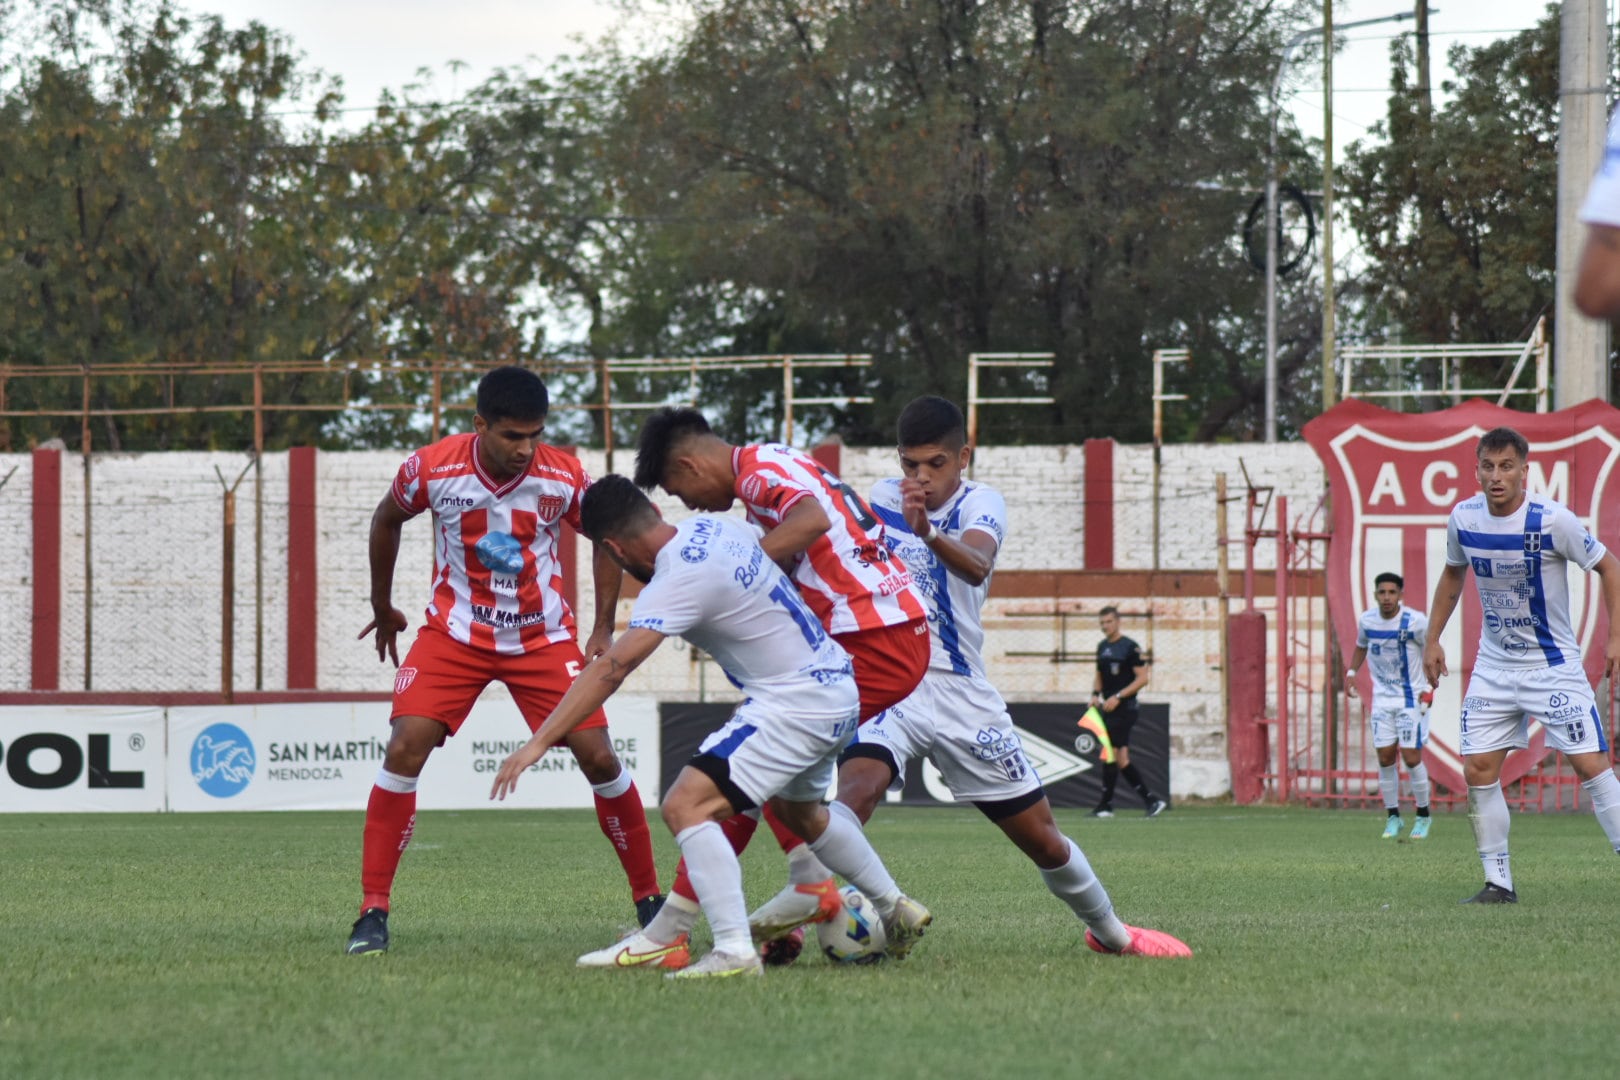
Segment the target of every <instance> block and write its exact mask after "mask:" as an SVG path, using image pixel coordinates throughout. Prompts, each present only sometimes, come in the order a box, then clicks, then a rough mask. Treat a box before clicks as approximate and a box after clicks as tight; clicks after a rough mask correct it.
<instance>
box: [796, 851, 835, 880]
mask: <svg viewBox="0 0 1620 1080" xmlns="http://www.w3.org/2000/svg"><path fill="white" fill-rule="evenodd" d="M787 861H788V880H789V881H790V882H792V883H793V884H795V885H814V884H816V883H817V882H820V881H826V880H827V879H828V878H830V877H832V871H831V870H828V869H827V868H826V867H825V866H823V865H822V864H821V860H820V859H818V858H816V853H815V852H813V851H811V850H810V845H809V844H800V845H799V846H798V847H796V848H794V849H793V850H792V851H789V852H788V853H787Z"/></svg>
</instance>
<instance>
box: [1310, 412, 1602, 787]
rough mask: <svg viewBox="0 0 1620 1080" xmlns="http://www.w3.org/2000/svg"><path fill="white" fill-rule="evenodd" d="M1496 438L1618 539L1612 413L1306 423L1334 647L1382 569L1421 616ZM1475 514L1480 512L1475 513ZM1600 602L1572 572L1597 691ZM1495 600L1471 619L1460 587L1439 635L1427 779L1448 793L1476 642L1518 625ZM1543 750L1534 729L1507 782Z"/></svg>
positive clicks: (1532, 539) (1533, 538)
mask: <svg viewBox="0 0 1620 1080" xmlns="http://www.w3.org/2000/svg"><path fill="white" fill-rule="evenodd" d="M1496 427H1511V428H1514V429H1516V430H1517V431H1519V432H1520V433H1521V434H1523V435H1524V437H1525V438H1526V439H1527V440H1528V441H1529V443H1530V460H1529V476H1528V485H1527V486H1528V489H1529V492H1530V493H1531V494H1533V495H1539V496H1542V497H1545V498H1549V499H1553V500H1555V501H1557V502H1560V503H1562V504H1563V505H1564V506H1566V507H1568V508H1569V509H1570V510H1571V511H1572V512H1573V513H1574V514H1575V516H1576V517H1578V518H1579V519H1581V521H1582V522H1583V523H1584V524H1585V525H1586V527H1587V530H1588V531H1589V532H1594V533H1596V534H1597V535H1599V536H1607V535H1615V534H1616V532H1620V470H1617V469H1616V468H1615V465H1617V464H1620V409H1615V408H1613V407H1611V406H1609V405H1607V404H1605V403H1603V402H1599V401H1590V402H1587V403H1585V404H1583V405H1578V406H1575V407H1574V408H1571V409H1565V410H1562V411H1559V412H1556V413H1539V414H1538V413H1522V412H1515V411H1513V410H1510V409H1504V408H1499V407H1497V406H1495V405H1489V404H1486V403H1485V402H1482V401H1470V402H1466V403H1464V404H1462V405H1458V406H1456V407H1454V408H1451V409H1445V410H1442V411H1440V412H1433V413H1420V414H1409V413H1394V412H1390V411H1388V410H1386V409H1381V408H1378V407H1377V406H1374V405H1369V404H1367V403H1366V402H1361V401H1346V402H1343V403H1341V404H1339V405H1338V406H1335V407H1334V408H1333V409H1331V410H1329V411H1328V412H1326V413H1324V414H1323V415H1321V416H1319V417H1317V418H1316V419H1315V420H1312V421H1311V422H1310V423H1309V424H1307V425H1305V438H1306V441H1307V442H1309V443H1310V444H1311V446H1312V447H1313V448H1314V449H1315V450H1316V453H1317V456H1318V457H1320V458H1321V460H1322V464H1323V467H1324V469H1325V470H1326V472H1327V476H1328V483H1329V487H1330V492H1331V496H1332V505H1333V523H1332V524H1333V528H1332V539H1331V541H1330V548H1329V554H1328V594H1329V595H1330V596H1333V597H1335V603H1334V605H1333V618H1334V623H1335V626H1336V628H1337V630H1338V633H1339V636H1340V639H1341V640H1351V641H1353V640H1354V639H1355V637H1354V636H1355V632H1356V619H1357V616H1358V615H1359V614H1360V613H1361V612H1363V611H1365V610H1367V609H1368V608H1370V607H1372V606H1373V603H1374V599H1373V578H1374V577H1376V576H1377V575H1378V574H1380V573H1383V572H1385V571H1390V572H1393V573H1397V574H1400V575H1401V576H1402V577H1403V578H1404V579H1405V586H1404V592H1405V602H1406V603H1407V604H1408V605H1410V606H1412V607H1415V608H1418V609H1420V610H1424V611H1426V610H1427V608H1428V606H1429V600H1430V597H1431V595H1432V593H1433V590H1434V584H1435V581H1436V580H1437V579H1438V576H1439V575H1440V573H1441V572H1442V570H1443V569H1444V568H1445V565H1446V522H1447V520H1448V519H1449V517H1450V514H1451V510H1452V508H1453V507H1455V506H1456V505H1457V504H1458V503H1460V502H1462V501H1463V500H1465V499H1469V498H1472V497H1474V496H1476V495H1478V494H1479V490H1480V489H1479V482H1478V479H1477V475H1476V470H1477V464H1476V460H1475V453H1474V452H1475V447H1476V445H1477V444H1478V442H1479V437H1480V436H1481V435H1483V434H1484V433H1485V432H1487V431H1489V430H1491V429H1492V428H1496ZM1471 512H1473V513H1476V514H1484V513H1488V511H1487V510H1485V509H1483V508H1482V509H1479V510H1477V511H1471ZM1605 530H1606V531H1605ZM1515 546H1518V545H1515ZM1523 547H1524V555H1525V556H1539V557H1540V558H1546V557H1547V554H1548V548H1549V547H1550V544H1548V542H1547V541H1545V540H1544V539H1543V535H1542V534H1541V533H1540V532H1536V533H1529V534H1526V535H1525V538H1524V545H1523ZM1503 554H1504V555H1508V554H1516V553H1512V552H1504V553H1503ZM1533 565H1534V564H1533V563H1532V562H1531V561H1530V559H1528V558H1525V557H1516V558H1496V559H1491V558H1481V557H1473V558H1471V559H1470V560H1469V570H1470V572H1471V574H1472V575H1474V576H1476V577H1480V578H1493V579H1496V580H1498V581H1500V580H1501V579H1504V578H1505V579H1508V580H1509V581H1511V582H1512V583H1513V584H1514V586H1515V591H1516V592H1519V591H1522V590H1525V589H1528V588H1530V586H1531V582H1530V580H1529V579H1530V575H1531V571H1532V567H1533ZM1339 597H1344V598H1345V600H1344V602H1342V603H1341V602H1338V600H1337V598H1339ZM1601 599H1602V597H1601V593H1600V590H1599V588H1598V587H1597V584H1596V582H1595V580H1588V575H1585V574H1582V573H1580V572H1579V571H1578V570H1576V571H1573V572H1571V573H1570V575H1569V600H1570V621H1571V624H1572V626H1573V627H1574V630H1575V635H1576V639H1577V640H1578V641H1579V642H1580V645H1581V649H1582V654H1583V657H1584V659H1585V661H1586V670H1587V674H1588V676H1589V677H1593V681H1594V682H1595V681H1596V676H1597V675H1599V674H1601V670H1602V666H1603V655H1602V654H1603V649H1602V645H1601V640H1602V639H1601V638H1594V634H1595V632H1596V631H1597V629H1598V625H1599V623H1600V622H1601V621H1602V610H1601V608H1602V605H1601V602H1600V601H1601ZM1498 602H1499V603H1502V604H1503V605H1504V606H1503V609H1502V610H1492V609H1490V608H1481V606H1480V600H1479V596H1478V592H1477V590H1476V589H1475V587H1474V583H1473V582H1471V581H1470V582H1468V583H1467V584H1466V585H1465V586H1464V599H1463V602H1462V603H1460V604H1459V605H1458V607H1457V613H1456V614H1455V615H1454V616H1453V617H1452V619H1451V620H1450V623H1449V625H1448V626H1447V627H1446V629H1445V632H1444V633H1443V634H1442V636H1441V644H1442V645H1443V646H1444V648H1445V650H1446V663H1447V667H1448V668H1449V669H1450V672H1451V674H1450V675H1449V676H1448V677H1447V678H1445V679H1443V680H1441V683H1440V685H1439V687H1438V689H1437V690H1436V693H1435V701H1434V706H1433V708H1432V709H1431V710H1430V713H1429V716H1430V725H1431V726H1430V735H1431V738H1430V741H1429V743H1428V748H1427V755H1428V761H1429V764H1430V767H1431V769H1432V770H1434V771H1435V772H1436V773H1437V778H1438V779H1440V780H1441V781H1442V782H1443V783H1445V784H1447V785H1448V786H1450V787H1453V788H1460V787H1461V786H1462V785H1463V783H1464V781H1463V778H1462V770H1461V762H1460V758H1459V757H1458V754H1457V746H1458V743H1459V736H1460V726H1459V716H1460V714H1461V712H1462V696H1463V693H1464V691H1465V689H1466V686H1467V676H1468V674H1469V673H1470V672H1472V670H1473V666H1474V653H1475V651H1476V649H1477V646H1478V642H1479V638H1480V634H1481V632H1482V631H1484V632H1486V633H1489V634H1492V635H1496V634H1500V633H1501V632H1502V631H1503V630H1505V629H1508V628H1509V626H1508V624H1509V622H1510V616H1511V615H1513V614H1516V613H1515V612H1510V611H1509V610H1508V609H1507V608H1506V606H1505V604H1506V602H1505V601H1498ZM1594 641H1596V642H1597V643H1598V644H1597V647H1596V648H1594V647H1593V645H1594ZM1514 645H1516V646H1517V648H1516V649H1515V648H1513V646H1514ZM1504 648H1506V649H1507V650H1508V651H1509V653H1510V655H1522V654H1524V653H1525V652H1526V651H1527V650H1526V649H1525V647H1524V642H1523V641H1518V640H1516V639H1511V638H1510V639H1509V640H1508V641H1507V642H1504ZM1420 688H1421V686H1418V687H1414V689H1420ZM1543 745H1544V743H1543V740H1542V735H1541V732H1540V729H1539V728H1536V729H1535V735H1534V737H1533V740H1532V744H1531V747H1530V749H1529V750H1528V751H1522V752H1518V753H1515V754H1514V755H1513V756H1512V757H1510V758H1509V761H1508V765H1507V767H1506V769H1505V770H1504V775H1503V782H1504V783H1508V782H1511V781H1512V780H1514V779H1517V778H1518V777H1520V776H1523V775H1524V773H1525V772H1527V771H1529V769H1530V768H1532V767H1533V766H1534V764H1535V759H1536V757H1537V756H1538V755H1539V754H1540V753H1541V751H1542V747H1543Z"/></svg>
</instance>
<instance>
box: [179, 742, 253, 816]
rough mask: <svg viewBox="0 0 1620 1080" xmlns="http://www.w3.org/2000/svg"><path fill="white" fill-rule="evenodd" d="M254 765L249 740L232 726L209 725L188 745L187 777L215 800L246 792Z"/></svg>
mask: <svg viewBox="0 0 1620 1080" xmlns="http://www.w3.org/2000/svg"><path fill="white" fill-rule="evenodd" d="M256 764H257V758H256V757H255V755H254V753H253V740H252V739H250V738H248V735H247V732H245V731H243V730H242V729H241V728H239V727H237V726H236V725H235V724H210V725H209V726H208V727H207V728H206V729H205V730H204V731H203V733H202V734H201V735H198V736H197V741H196V742H194V743H192V744H191V778H192V779H193V780H195V781H197V786H198V787H200V788H202V789H203V790H204V791H205V792H207V793H208V794H210V795H212V796H213V797H214V798H216V799H228V798H230V797H231V796H232V795H236V794H239V793H241V792H242V791H244V790H246V788H247V786H248V784H249V783H251V782H252V780H253V769H254V767H255V765H256Z"/></svg>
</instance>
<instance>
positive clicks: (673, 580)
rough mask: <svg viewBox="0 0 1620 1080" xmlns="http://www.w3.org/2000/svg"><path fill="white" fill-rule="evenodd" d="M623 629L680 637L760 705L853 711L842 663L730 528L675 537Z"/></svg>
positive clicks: (698, 519)
mask: <svg viewBox="0 0 1620 1080" xmlns="http://www.w3.org/2000/svg"><path fill="white" fill-rule="evenodd" d="M630 625H631V626H632V627H637V628H642V629H647V630H654V631H657V632H658V633H660V634H666V635H673V634H679V635H681V636H682V637H684V638H686V640H688V641H690V642H691V643H692V644H693V645H696V646H697V647H698V648H700V649H702V650H703V651H704V652H706V653H708V654H709V655H710V656H712V657H714V659H715V661H716V662H717V663H719V665H720V667H721V668H722V670H724V671H725V673H726V677H727V678H728V679H730V680H731V682H732V683H733V684H734V685H735V686H736V687H737V688H738V689H740V690H741V691H742V692H743V693H745V694H747V695H748V697H749V698H751V699H755V700H757V701H759V702H762V703H771V704H775V705H777V706H779V707H782V708H785V709H786V710H788V711H800V712H802V711H806V710H810V711H819V712H830V713H840V714H841V712H842V711H843V710H844V709H846V708H847V709H853V708H855V704H856V700H857V691H856V688H855V678H854V674H853V669H852V667H851V664H850V659H849V654H848V653H846V652H845V651H844V649H843V646H841V645H839V644H838V642H836V641H834V640H833V638H832V636H831V635H829V634H828V633H827V631H826V630H825V629H823V628H822V625H821V620H819V619H817V618H816V616H815V613H814V612H812V611H811V610H810V608H809V605H807V604H806V603H805V602H804V599H803V598H802V597H801V596H800V595H799V590H798V587H797V586H795V585H794V584H793V582H791V581H789V580H788V578H787V575H785V574H783V573H782V571H781V570H780V569H778V568H777V565H776V564H775V563H773V562H772V561H771V560H770V558H769V557H767V556H766V554H765V551H764V549H763V548H761V547H760V546H759V541H758V540H757V539H756V534H755V533H754V531H753V529H751V528H750V527H749V526H748V525H746V524H744V523H743V522H742V521H740V520H738V519H736V518H729V517H716V516H712V515H709V514H698V515H695V516H693V517H689V518H687V519H686V520H685V521H683V522H681V523H680V524H679V525H677V526H676V527H675V536H674V538H673V539H671V540H670V541H669V543H667V544H665V545H664V546H663V547H662V548H661V549H659V552H658V556H657V559H656V560H655V562H654V568H653V578H652V581H651V582H649V583H648V584H647V586H646V587H645V588H643V589H642V590H641V595H640V596H638V597H636V602H635V606H634V607H633V608H632V609H631V612H630Z"/></svg>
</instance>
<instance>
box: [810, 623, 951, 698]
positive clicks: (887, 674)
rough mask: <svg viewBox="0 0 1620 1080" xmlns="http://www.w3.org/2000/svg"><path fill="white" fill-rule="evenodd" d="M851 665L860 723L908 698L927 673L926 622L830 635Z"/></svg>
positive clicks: (930, 647)
mask: <svg viewBox="0 0 1620 1080" xmlns="http://www.w3.org/2000/svg"><path fill="white" fill-rule="evenodd" d="M833 640H834V641H836V642H838V644H840V645H842V646H843V647H844V651H845V652H847V653H849V655H850V659H852V660H853V661H854V662H855V686H856V688H857V689H858V690H860V692H861V723H863V724H864V723H865V722H866V721H868V720H870V719H872V717H874V716H876V715H877V714H878V713H880V712H882V711H883V710H884V709H887V708H888V707H889V706H890V705H898V704H900V703H901V702H902V701H904V700H905V699H906V698H908V697H910V696H911V692H912V691H913V690H915V689H917V684H918V683H920V682H922V677H923V673H924V672H926V671H927V670H928V654H929V650H931V649H932V648H933V645H932V644H931V643H930V642H929V640H928V620H927V619H913V620H912V621H911V622H908V623H898V624H896V625H894V626H880V627H878V628H877V629H876V630H855V631H853V632H851V633H848V634H834V635H833Z"/></svg>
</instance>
